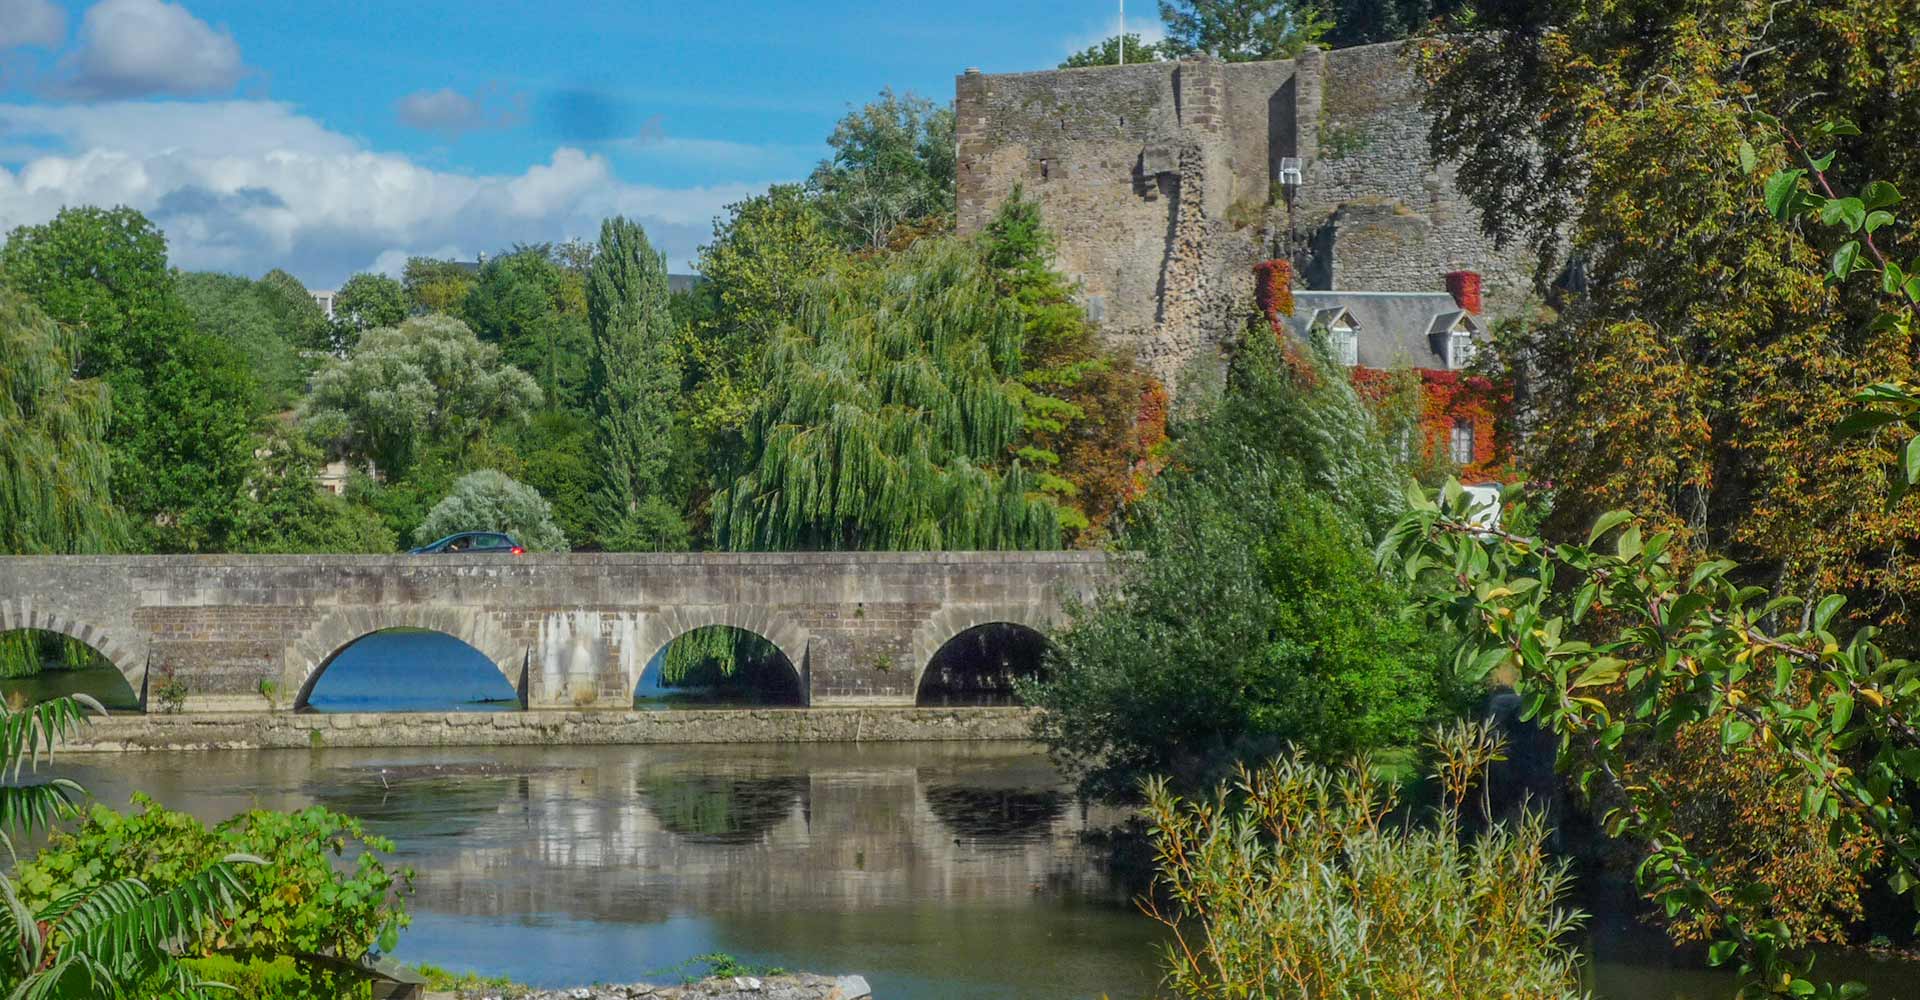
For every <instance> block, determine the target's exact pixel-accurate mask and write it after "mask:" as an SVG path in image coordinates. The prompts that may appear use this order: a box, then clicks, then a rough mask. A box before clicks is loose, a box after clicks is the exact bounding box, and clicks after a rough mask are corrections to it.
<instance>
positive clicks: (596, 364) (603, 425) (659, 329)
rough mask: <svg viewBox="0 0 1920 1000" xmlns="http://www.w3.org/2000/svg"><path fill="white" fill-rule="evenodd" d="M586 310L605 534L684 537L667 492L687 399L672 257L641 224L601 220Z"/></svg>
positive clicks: (656, 540) (621, 543)
mask: <svg viewBox="0 0 1920 1000" xmlns="http://www.w3.org/2000/svg"><path fill="white" fill-rule="evenodd" d="M587 316H588V320H589V322H590V324H591V327H592V348H593V349H592V356H591V360H590V364H591V368H590V373H589V378H588V386H589V391H588V397H589V398H590V399H591V400H592V401H593V410H594V417H595V428H596V430H597V434H598V444H599V454H600V460H601V462H602V463H603V466H602V469H603V477H602V480H601V490H600V492H601V497H602V503H603V504H604V507H605V519H606V523H605V524H603V525H602V527H601V532H602V534H603V535H604V536H605V537H606V538H607V539H611V540H617V543H618V544H617V545H616V547H617V548H622V549H632V548H643V549H657V548H665V547H669V546H668V545H663V544H662V543H663V542H665V543H674V542H677V543H680V544H684V543H685V541H686V535H687V533H686V528H685V527H684V525H682V524H681V523H680V519H679V505H678V504H676V503H673V502H672V498H670V497H669V496H668V493H667V484H668V472H669V466H670V465H671V463H672V461H673V448H674V444H675V441H676V436H675V433H674V425H675V422H676V421H675V417H676V413H675V411H676V409H677V408H678V406H679V402H680V400H679V396H680V366H679V358H678V357H677V356H676V353H675V350H674V347H675V343H674V339H675V337H674V328H673V316H672V310H671V308H670V306H669V304H668V300H667V261H666V258H665V257H663V256H661V255H660V254H658V253H656V252H655V251H654V249H653V247H652V245H651V244H649V243H648V242H647V234H646V231H645V230H643V229H642V228H640V225H639V224H638V223H635V222H629V221H627V220H626V219H625V218H623V217H616V218H612V219H608V220H607V221H606V222H604V223H602V224H601V226H600V248H599V252H598V253H597V254H595V256H594V260H593V266H592V269H591V270H590V271H589V273H588V277H587Z"/></svg>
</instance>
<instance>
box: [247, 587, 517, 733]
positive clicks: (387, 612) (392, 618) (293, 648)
mask: <svg viewBox="0 0 1920 1000" xmlns="http://www.w3.org/2000/svg"><path fill="white" fill-rule="evenodd" d="M396 628H417V629H425V630H427V631H430V632H439V633H441V634H442V635H447V636H451V637H453V638H455V639H458V640H460V641H461V642H464V643H466V644H467V645H469V646H471V647H473V648H474V649H475V650H477V651H479V653H480V655H482V656H484V657H486V658H487V660H488V662H490V663H492V664H493V665H494V669H496V670H499V671H500V675H501V676H502V677H505V678H506V679H507V683H508V684H509V685H510V686H512V687H513V689H514V690H516V691H519V692H520V693H521V697H522V698H523V699H524V698H525V695H526V688H525V686H524V685H523V683H522V681H523V679H524V674H525V672H526V660H527V655H526V649H525V648H524V647H523V646H522V645H520V644H518V643H516V642H514V640H513V638H512V637H511V636H509V635H508V634H507V632H506V630H505V629H503V628H501V627H500V625H499V624H498V623H497V622H495V621H494V620H493V618H492V616H490V615H487V614H484V613H481V612H476V611H472V610H469V609H466V608H434V607H417V606H407V605H402V606H397V607H366V608H341V609H339V610H336V611H334V612H333V613H332V614H329V615H327V616H326V617H325V618H322V619H321V620H320V621H318V622H316V623H314V625H313V626H312V627H311V628H309V629H307V631H306V632H305V633H304V634H302V635H301V636H300V637H299V638H298V639H295V640H294V641H293V643H292V644H291V645H290V646H289V647H288V648H287V662H286V675H285V676H286V685H285V688H284V689H285V690H288V691H294V692H297V694H296V696H295V697H294V700H293V706H294V707H295V708H303V707H305V706H306V704H307V698H308V696H309V695H311V694H313V686H314V684H316V683H317V682H318V681H319V680H320V675H321V674H322V673H325V672H326V669H327V666H328V665H329V664H331V663H332V662H333V661H334V659H335V658H336V657H338V656H339V655H340V654H341V653H342V652H343V651H345V650H346V648H347V647H348V646H351V645H353V644H354V643H356V642H359V641H360V640H362V639H364V638H366V637H367V636H370V635H372V634H373V633H375V632H384V631H387V630H388V629H396Z"/></svg>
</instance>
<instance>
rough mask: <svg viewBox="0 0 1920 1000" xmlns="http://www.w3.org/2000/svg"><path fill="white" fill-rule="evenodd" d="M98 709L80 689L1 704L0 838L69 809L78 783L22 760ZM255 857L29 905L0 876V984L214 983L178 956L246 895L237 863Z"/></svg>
mask: <svg viewBox="0 0 1920 1000" xmlns="http://www.w3.org/2000/svg"><path fill="white" fill-rule="evenodd" d="M90 712H92V713H98V714H103V715H104V714H105V710H104V709H102V708H101V707H100V704H99V702H96V701H94V700H93V699H92V698H88V697H86V696H85V695H75V696H72V697H67V698H55V699H52V700H50V701H44V702H41V703H40V704H37V705H34V706H31V707H29V708H25V709H21V710H19V711H13V710H10V709H7V708H6V707H5V706H0V773H3V774H4V779H5V784H0V844H3V845H5V846H6V848H7V852H8V854H10V855H11V854H12V853H13V843H12V837H13V836H14V835H15V834H31V833H32V832H33V831H34V830H36V829H41V828H46V827H51V826H52V825H53V823H54V822H55V821H56V820H63V819H70V818H72V817H73V816H75V815H76V814H77V812H78V805H79V802H80V800H81V799H82V798H84V796H85V794H86V793H85V792H84V791H82V790H81V788H80V786H79V785H78V784H75V783H74V782H72V781H69V780H66V779H64V778H56V779H53V780H51V781H45V782H36V783H27V784H22V783H21V782H20V776H21V772H22V770H23V769H26V768H29V767H32V766H36V765H38V763H39V761H40V756H41V754H42V753H43V752H44V753H45V754H47V755H48V756H51V755H52V753H53V749H54V746H55V745H56V744H57V743H58V742H60V741H61V740H62V739H65V738H67V737H70V736H72V735H73V734H74V733H76V732H77V731H78V730H79V728H80V726H81V724H82V723H84V722H85V721H86V719H87V715H88V713H90ZM260 863H262V862H261V861H260V859H259V858H255V857H252V856H250V855H244V854H232V855H228V856H227V857H226V858H224V859H222V860H220V861H217V862H215V863H213V864H211V865H208V866H207V867H205V868H204V869H202V870H200V871H199V872H196V873H195V874H193V875H192V876H191V877H189V878H187V879H185V880H183V881H181V882H180V883H179V884H177V885H174V886H172V887H170V888H167V889H165V890H162V891H157V892H156V891H154V890H152V889H150V888H148V886H147V884H146V883H145V882H144V881H142V880H140V879H137V878H123V879H118V880H116V881H113V882H108V883H105V884H102V885H97V886H93V887H91V888H89V889H86V890H84V891H75V892H69V893H65V894H63V895H61V896H59V897H58V898H55V899H53V900H51V901H48V902H46V903H44V904H42V905H40V906H37V907H29V906H28V905H27V903H26V902H25V901H23V899H22V897H21V894H20V893H19V892H18V891H16V889H15V886H14V883H13V880H12V879H10V878H8V877H6V876H0V903H4V905H0V987H4V988H6V989H7V990H8V995H9V997H11V998H14V1000H39V998H43V997H115V996H119V995H122V994H123V993H124V992H125V991H126V990H128V989H129V988H132V987H134V986H135V985H136V984H153V983H161V982H163V983H166V984H167V985H168V988H169V989H170V990H171V991H172V994H173V995H176V996H182V997H190V996H200V995H203V994H205V993H206V992H207V991H208V990H209V989H211V988H216V987H218V986H219V984H217V983H211V982H208V981H206V980H203V979H201V978H200V977H198V976H196V975H194V974H193V973H192V972H191V971H189V970H188V969H186V968H185V967H184V966H182V965H181V964H180V963H179V962H178V958H179V955H180V953H181V952H182V951H183V950H184V949H186V948H187V947H188V946H190V945H191V944H192V943H193V942H195V941H196V940H197V939H198V937H199V936H200V934H201V933H202V932H203V931H205V930H206V928H208V927H209V926H212V925H214V924H216V923H218V922H221V921H224V920H227V919H230V918H231V917H232V916H233V914H234V913H235V912H236V911H237V910H238V909H239V908H240V906H241V905H242V903H244V901H245V900H246V898H247V892H246V889H245V887H244V886H243V885H242V884H241V882H240V877H239V874H238V867H237V866H240V865H246V864H260Z"/></svg>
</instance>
